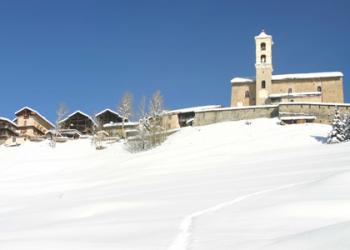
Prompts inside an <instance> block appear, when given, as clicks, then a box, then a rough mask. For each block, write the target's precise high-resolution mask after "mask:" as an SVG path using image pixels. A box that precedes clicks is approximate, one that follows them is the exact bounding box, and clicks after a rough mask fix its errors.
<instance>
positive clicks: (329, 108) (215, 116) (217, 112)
mask: <svg viewBox="0 0 350 250" xmlns="http://www.w3.org/2000/svg"><path fill="white" fill-rule="evenodd" d="M336 108H338V109H339V111H340V112H341V113H347V114H350V104H345V103H311V102H310V103H307V102H299V103H280V104H278V105H264V106H251V107H240V108H238V107H233V108H221V109H213V110H207V111H200V112H196V114H195V118H194V123H193V125H194V126H203V125H209V124H212V123H217V122H225V121H239V120H249V119H256V118H273V117H285V116H288V117H289V116H316V120H315V121H314V122H316V123H324V124H330V123H331V121H332V119H333V117H334V113H335V109H336Z"/></svg>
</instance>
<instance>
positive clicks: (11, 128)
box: [0, 117, 19, 144]
mask: <svg viewBox="0 0 350 250" xmlns="http://www.w3.org/2000/svg"><path fill="white" fill-rule="evenodd" d="M17 130H18V128H17V124H16V123H14V122H13V121H11V120H10V119H7V118H5V117H0V144H2V143H5V142H6V141H8V140H9V139H10V140H11V141H12V142H16V137H17V136H18V135H19V134H18V132H17Z"/></svg>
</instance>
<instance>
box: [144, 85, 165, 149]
mask: <svg viewBox="0 0 350 250" xmlns="http://www.w3.org/2000/svg"><path fill="white" fill-rule="evenodd" d="M163 104H164V99H163V96H162V95H161V93H160V91H159V90H157V91H156V92H155V93H154V94H153V96H152V98H151V100H150V103H149V113H150V117H149V118H148V122H149V131H150V137H151V138H150V140H151V145H152V146H156V145H158V144H160V143H162V142H163V141H164V140H165V128H164V126H163V121H162V119H163V118H162V115H163Z"/></svg>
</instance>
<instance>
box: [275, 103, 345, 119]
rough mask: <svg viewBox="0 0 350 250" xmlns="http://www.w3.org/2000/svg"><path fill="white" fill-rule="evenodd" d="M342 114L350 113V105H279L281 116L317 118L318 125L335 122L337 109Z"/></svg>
mask: <svg viewBox="0 0 350 250" xmlns="http://www.w3.org/2000/svg"><path fill="white" fill-rule="evenodd" d="M336 108H338V109H339V111H340V112H341V113H348V114H349V113H350V104H345V103H307V102H300V103H282V104H279V105H278V113H279V116H280V117H282V116H294V115H295V116H298V115H310V116H316V118H317V119H316V120H315V121H314V122H316V123H324V124H330V123H331V121H332V120H333V117H334V113H335V109H336Z"/></svg>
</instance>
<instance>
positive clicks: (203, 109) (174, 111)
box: [164, 105, 222, 114]
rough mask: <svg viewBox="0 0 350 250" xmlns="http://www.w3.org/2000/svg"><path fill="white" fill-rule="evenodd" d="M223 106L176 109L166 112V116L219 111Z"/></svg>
mask: <svg viewBox="0 0 350 250" xmlns="http://www.w3.org/2000/svg"><path fill="white" fill-rule="evenodd" d="M221 107H222V106H221V105H206V106H198V107H189V108H183V109H175V110H169V111H165V112H164V113H165V114H179V113H188V112H199V111H205V110H208V109H218V108H221Z"/></svg>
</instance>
